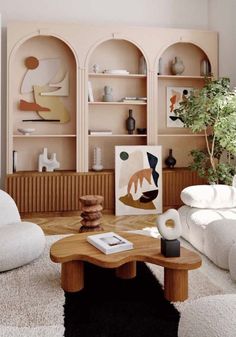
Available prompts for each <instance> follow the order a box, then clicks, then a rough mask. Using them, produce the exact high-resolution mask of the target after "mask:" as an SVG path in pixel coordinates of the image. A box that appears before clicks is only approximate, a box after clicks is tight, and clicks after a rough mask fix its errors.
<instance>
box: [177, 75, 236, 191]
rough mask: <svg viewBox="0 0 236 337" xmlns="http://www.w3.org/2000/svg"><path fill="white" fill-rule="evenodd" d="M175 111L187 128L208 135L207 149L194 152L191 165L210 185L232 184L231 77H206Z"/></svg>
mask: <svg viewBox="0 0 236 337" xmlns="http://www.w3.org/2000/svg"><path fill="white" fill-rule="evenodd" d="M174 112H175V114H176V116H177V117H178V118H179V119H180V120H181V121H182V122H183V123H184V127H188V128H190V129H191V130H192V132H194V133H199V132H203V133H204V136H205V142H206V149H205V150H199V149H197V150H192V151H191V155H192V158H193V162H192V164H191V165H190V168H191V169H192V170H194V171H197V172H198V174H199V176H200V177H203V178H206V179H207V181H208V182H209V183H210V184H218V183H222V184H231V183H232V178H233V176H234V174H235V173H236V169H235V165H234V164H233V159H234V155H235V154H236V91H235V90H231V89H230V80H229V79H228V78H222V79H219V80H213V79H208V78H207V79H206V80H205V85H204V87H203V88H201V89H195V90H193V91H192V92H191V93H190V95H189V97H188V98H186V99H185V100H183V101H182V102H181V103H180V106H179V108H177V109H175V111H174Z"/></svg>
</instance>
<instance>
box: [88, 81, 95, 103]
mask: <svg viewBox="0 0 236 337" xmlns="http://www.w3.org/2000/svg"><path fill="white" fill-rule="evenodd" d="M88 101H89V102H94V97H93V89H92V83H91V81H88Z"/></svg>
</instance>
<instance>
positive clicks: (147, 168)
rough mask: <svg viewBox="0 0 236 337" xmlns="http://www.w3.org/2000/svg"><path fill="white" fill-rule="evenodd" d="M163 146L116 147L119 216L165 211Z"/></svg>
mask: <svg viewBox="0 0 236 337" xmlns="http://www.w3.org/2000/svg"><path fill="white" fill-rule="evenodd" d="M161 163H162V161H161V146H156V145H155V146H116V147H115V182H116V215H134V214H157V213H161V212H162V166H161Z"/></svg>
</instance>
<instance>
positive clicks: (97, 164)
mask: <svg viewBox="0 0 236 337" xmlns="http://www.w3.org/2000/svg"><path fill="white" fill-rule="evenodd" d="M93 151H94V152H93V170H94V171H102V169H103V166H102V150H101V148H100V147H95V148H94V150H93Z"/></svg>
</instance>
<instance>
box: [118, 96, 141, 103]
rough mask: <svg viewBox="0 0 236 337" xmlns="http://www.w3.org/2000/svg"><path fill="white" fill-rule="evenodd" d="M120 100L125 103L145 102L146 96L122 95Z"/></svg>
mask: <svg viewBox="0 0 236 337" xmlns="http://www.w3.org/2000/svg"><path fill="white" fill-rule="evenodd" d="M121 102H126V103H144V102H145V103H146V102H147V97H135V96H127V97H123V98H122V99H121Z"/></svg>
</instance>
